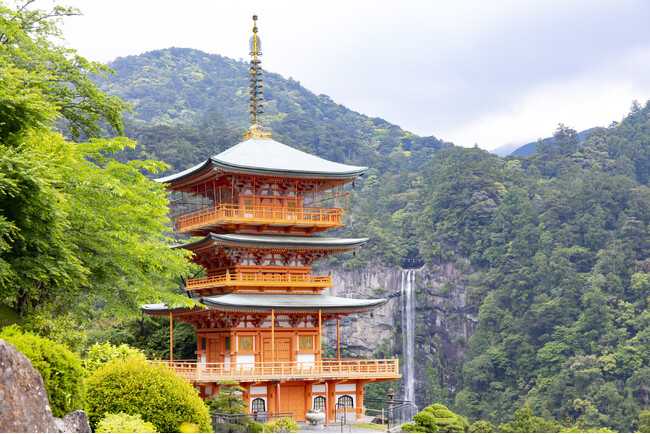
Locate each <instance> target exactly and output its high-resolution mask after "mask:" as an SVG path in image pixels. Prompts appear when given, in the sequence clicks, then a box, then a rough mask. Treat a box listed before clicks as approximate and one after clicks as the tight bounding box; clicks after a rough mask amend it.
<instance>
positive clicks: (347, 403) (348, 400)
mask: <svg viewBox="0 0 650 434" xmlns="http://www.w3.org/2000/svg"><path fill="white" fill-rule="evenodd" d="M353 406H354V399H353V398H352V397H351V396H350V395H343V396H339V399H338V401H337V402H336V407H337V408H352V407H353Z"/></svg>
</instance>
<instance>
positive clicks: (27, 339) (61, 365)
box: [0, 325, 84, 417]
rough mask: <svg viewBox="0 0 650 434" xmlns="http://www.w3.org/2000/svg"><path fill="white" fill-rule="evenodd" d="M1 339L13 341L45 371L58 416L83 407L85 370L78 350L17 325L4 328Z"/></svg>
mask: <svg viewBox="0 0 650 434" xmlns="http://www.w3.org/2000/svg"><path fill="white" fill-rule="evenodd" d="M0 339H2V340H5V341H7V342H9V343H11V344H13V345H14V346H15V347H16V348H17V349H18V351H20V352H21V353H23V354H24V355H25V356H26V357H27V358H28V359H29V360H30V361H31V362H32V365H33V366H34V369H36V370H37V371H38V372H39V373H40V374H41V376H42V377H43V382H44V383H45V389H46V390H47V397H48V398H49V400H50V408H51V409H52V414H53V415H54V417H63V416H65V415H66V414H68V413H70V412H72V411H74V410H80V409H82V408H83V390H84V389H83V378H84V370H83V368H82V367H81V358H80V357H79V356H78V355H77V354H75V353H73V352H72V351H70V350H69V349H68V348H67V347H66V346H64V345H62V344H59V343H56V342H54V341H52V340H50V339H46V338H42V337H40V336H37V335H35V334H34V333H31V332H26V331H23V330H22V329H21V328H20V327H18V326H15V325H14V326H9V327H5V328H4V329H2V331H1V332H0Z"/></svg>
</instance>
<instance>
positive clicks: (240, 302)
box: [142, 293, 387, 314]
mask: <svg viewBox="0 0 650 434" xmlns="http://www.w3.org/2000/svg"><path fill="white" fill-rule="evenodd" d="M199 302H200V303H202V304H203V305H204V308H202V309H201V308H199V309H197V308H171V309H170V308H169V307H167V305H166V304H165V303H156V304H145V305H143V306H142V310H143V311H144V312H145V313H148V314H161V313H169V312H190V311H192V312H200V311H206V310H217V311H223V312H252V313H270V312H271V309H273V310H274V311H275V313H278V314H282V313H310V312H312V313H317V312H318V311H319V310H320V311H321V312H323V313H361V312H370V311H372V310H374V309H376V308H378V307H379V306H382V305H384V304H385V303H386V302H387V300H386V299H384V298H382V299H372V300H360V299H356V298H343V297H334V296H331V295H324V294H258V293H253V294H251V293H230V294H220V295H211V296H206V297H201V298H200V299H199Z"/></svg>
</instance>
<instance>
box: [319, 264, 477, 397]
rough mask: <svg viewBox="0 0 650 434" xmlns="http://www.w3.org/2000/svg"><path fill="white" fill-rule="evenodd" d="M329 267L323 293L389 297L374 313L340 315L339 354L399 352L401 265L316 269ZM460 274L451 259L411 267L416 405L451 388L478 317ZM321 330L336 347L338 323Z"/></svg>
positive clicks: (340, 295)
mask: <svg viewBox="0 0 650 434" xmlns="http://www.w3.org/2000/svg"><path fill="white" fill-rule="evenodd" d="M460 265H461V266H462V265H463V264H460ZM328 271H331V273H332V277H333V281H334V287H333V288H330V289H329V290H327V291H326V292H325V293H329V294H330V295H336V296H339V297H347V298H386V299H388V302H387V303H386V304H385V305H383V306H382V307H380V308H378V309H377V310H375V311H374V312H373V313H372V314H359V315H351V316H348V317H343V318H341V321H340V335H341V352H342V356H345V357H368V358H369V357H376V353H377V352H378V351H379V350H380V347H383V348H382V350H383V351H384V352H385V350H386V349H387V350H388V354H390V357H392V356H394V355H397V356H400V357H401V354H402V326H401V324H402V311H401V306H402V303H401V292H402V288H401V285H402V276H401V273H403V270H402V269H401V268H398V267H386V266H382V265H368V266H367V267H366V268H365V269H363V270H345V269H344V268H335V269H331V270H329V269H325V272H323V271H322V270H321V271H319V274H326V273H327V272H328ZM462 275H463V272H462V271H461V270H459V269H458V264H456V263H452V262H448V263H442V264H440V265H437V266H435V268H429V267H428V266H423V267H421V268H418V269H416V270H415V276H416V277H415V284H416V286H415V297H416V301H415V305H416V324H415V326H416V327H415V360H416V363H415V379H416V380H415V400H416V404H417V405H418V406H419V407H420V408H422V407H423V406H425V405H428V404H430V403H431V402H432V401H433V400H437V399H439V397H441V396H445V395H453V394H454V393H455V388H456V378H455V372H456V367H457V366H458V362H459V361H460V360H463V359H464V357H465V344H466V342H467V339H468V338H469V336H470V334H471V333H472V331H473V330H474V328H475V327H476V324H477V321H478V318H477V313H476V310H475V309H474V308H472V307H471V306H468V304H467V291H466V287H465V285H464V284H463V283H462V282H461V279H460V278H461V276H462ZM324 333H325V339H326V340H327V347H328V348H329V349H333V350H334V352H335V351H336V322H334V321H332V322H330V323H328V324H326V326H325V331H324ZM380 352H381V351H380Z"/></svg>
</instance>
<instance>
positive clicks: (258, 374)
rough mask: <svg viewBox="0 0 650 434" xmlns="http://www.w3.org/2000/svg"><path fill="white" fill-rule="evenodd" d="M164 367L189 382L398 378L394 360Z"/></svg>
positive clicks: (181, 363) (190, 363) (189, 363)
mask: <svg viewBox="0 0 650 434" xmlns="http://www.w3.org/2000/svg"><path fill="white" fill-rule="evenodd" d="M153 363H161V364H164V365H166V366H168V367H170V368H171V369H173V370H174V371H176V373H178V374H180V375H181V376H182V377H184V378H185V379H187V380H189V381H192V382H213V381H222V380H234V381H237V382H256V381H276V380H314V381H321V380H339V379H349V380H351V379H369V380H374V379H377V380H394V379H397V378H400V377H401V374H400V373H399V362H398V360H397V359H381V360H378V359H375V360H373V359H343V360H333V359H327V360H321V361H315V362H275V363H274V362H261V363H260V362H256V363H200V362H196V361H173V362H170V361H168V360H167V361H165V360H156V361H154V362H153Z"/></svg>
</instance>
